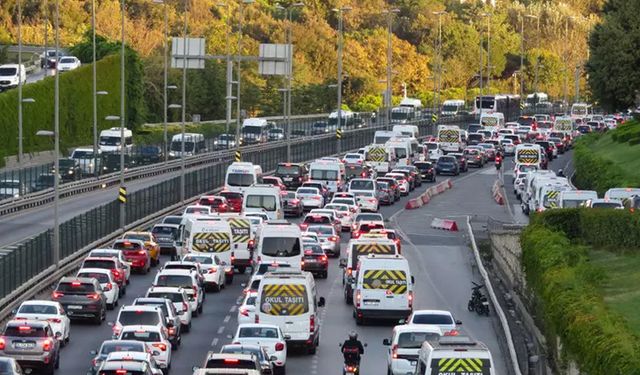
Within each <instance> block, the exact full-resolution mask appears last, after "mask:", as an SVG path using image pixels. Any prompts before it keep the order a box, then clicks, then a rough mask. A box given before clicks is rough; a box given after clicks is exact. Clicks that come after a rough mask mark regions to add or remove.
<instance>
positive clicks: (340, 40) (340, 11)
mask: <svg viewBox="0 0 640 375" xmlns="http://www.w3.org/2000/svg"><path fill="white" fill-rule="evenodd" d="M350 10H351V7H341V8H337V9H333V11H334V12H336V13H338V89H337V91H338V113H337V115H338V116H337V118H338V124H337V129H341V126H342V48H343V43H344V40H343V32H344V20H343V15H344V12H348V11H350ZM337 142H338V144H337V148H338V150H337V151H338V153H340V148H341V143H342V142H341V140H340V139H339V138H338V139H337Z"/></svg>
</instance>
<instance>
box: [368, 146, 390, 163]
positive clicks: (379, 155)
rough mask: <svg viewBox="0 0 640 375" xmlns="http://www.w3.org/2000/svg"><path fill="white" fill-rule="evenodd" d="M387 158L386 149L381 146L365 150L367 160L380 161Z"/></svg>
mask: <svg viewBox="0 0 640 375" xmlns="http://www.w3.org/2000/svg"><path fill="white" fill-rule="evenodd" d="M386 160H387V150H385V149H384V148H383V147H373V148H370V149H369V151H367V161H373V162H377V163H381V162H384V161H386Z"/></svg>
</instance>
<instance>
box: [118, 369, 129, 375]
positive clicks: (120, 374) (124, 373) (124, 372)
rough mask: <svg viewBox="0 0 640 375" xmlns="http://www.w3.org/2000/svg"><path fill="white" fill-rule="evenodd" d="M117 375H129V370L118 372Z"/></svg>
mask: <svg viewBox="0 0 640 375" xmlns="http://www.w3.org/2000/svg"><path fill="white" fill-rule="evenodd" d="M116 374H117V375H126V374H127V370H116Z"/></svg>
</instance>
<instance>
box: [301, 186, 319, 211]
mask: <svg viewBox="0 0 640 375" xmlns="http://www.w3.org/2000/svg"><path fill="white" fill-rule="evenodd" d="M296 198H298V199H299V200H300V202H301V203H302V209H304V210H306V209H309V208H311V207H313V208H322V207H323V206H324V197H323V196H322V194H320V190H318V188H312V187H299V188H298V190H296Z"/></svg>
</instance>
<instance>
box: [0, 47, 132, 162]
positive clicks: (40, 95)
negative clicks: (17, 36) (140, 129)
mask: <svg viewBox="0 0 640 375" xmlns="http://www.w3.org/2000/svg"><path fill="white" fill-rule="evenodd" d="M125 69H126V75H127V82H126V91H125V92H126V94H125V95H126V98H125V105H126V107H125V115H126V123H127V126H128V127H130V128H135V127H136V126H137V125H138V124H141V123H142V122H143V120H144V114H145V109H144V101H143V91H142V66H141V63H140V61H139V59H138V58H137V56H136V55H135V54H134V53H128V54H127V59H126V67H125ZM96 70H97V89H98V90H99V91H107V92H108V93H109V94H108V95H105V96H99V97H98V127H99V129H105V128H109V127H112V126H119V123H110V122H109V121H106V120H104V118H105V116H107V115H119V114H120V55H111V56H107V57H105V58H104V59H102V60H100V61H98V62H97V65H96ZM54 82H55V77H47V78H45V79H43V80H41V81H38V82H34V83H30V84H28V85H25V86H24V87H23V90H22V91H23V98H33V99H35V103H24V104H23V138H24V140H23V145H24V152H25V153H29V152H36V151H42V150H50V149H52V143H51V140H48V139H43V138H42V137H37V136H36V132H37V131H38V130H53V122H54V85H55V83H54ZM92 86H93V85H92V69H91V65H83V66H82V67H80V68H79V69H76V70H74V71H71V72H66V73H62V74H60V143H61V149H63V150H64V149H66V148H69V147H73V146H78V145H89V144H93V96H92ZM17 103H18V90H9V91H6V92H4V93H2V94H0V113H2V116H0V129H2V131H1V132H0V144H2V147H1V148H0V149H1V151H0V153H2V155H0V157H2V156H9V155H15V154H17V153H18V104H17Z"/></svg>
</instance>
